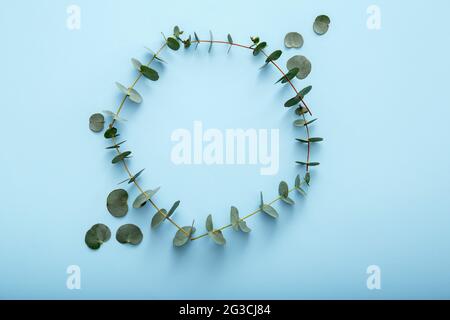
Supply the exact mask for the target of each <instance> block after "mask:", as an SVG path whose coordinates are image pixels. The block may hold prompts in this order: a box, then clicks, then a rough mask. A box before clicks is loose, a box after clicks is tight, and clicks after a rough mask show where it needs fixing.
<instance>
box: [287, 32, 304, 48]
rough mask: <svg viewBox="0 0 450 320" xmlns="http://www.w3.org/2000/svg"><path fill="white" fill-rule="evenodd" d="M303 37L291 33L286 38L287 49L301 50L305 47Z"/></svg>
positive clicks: (296, 33)
mask: <svg viewBox="0 0 450 320" xmlns="http://www.w3.org/2000/svg"><path fill="white" fill-rule="evenodd" d="M303 42H304V41H303V37H302V35H301V34H300V33H298V32H289V33H288V34H286V36H285V37H284V45H285V46H286V48H301V47H303Z"/></svg>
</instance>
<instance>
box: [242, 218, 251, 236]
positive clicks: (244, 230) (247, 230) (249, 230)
mask: <svg viewBox="0 0 450 320" xmlns="http://www.w3.org/2000/svg"><path fill="white" fill-rule="evenodd" d="M239 229H241V231H242V232H244V233H249V232H251V231H252V229H250V228H249V227H248V226H247V222H245V221H243V220H241V221H240V222H239Z"/></svg>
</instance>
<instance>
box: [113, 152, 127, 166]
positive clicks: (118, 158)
mask: <svg viewBox="0 0 450 320" xmlns="http://www.w3.org/2000/svg"><path fill="white" fill-rule="evenodd" d="M130 154H131V151H125V152H122V153H121V154H119V155H117V156H115V157H114V159H112V161H111V162H112V163H113V164H116V163H119V162H120V161H123V160H125V159H126V158H128V157H129V156H130Z"/></svg>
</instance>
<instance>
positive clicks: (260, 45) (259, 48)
mask: <svg viewBox="0 0 450 320" xmlns="http://www.w3.org/2000/svg"><path fill="white" fill-rule="evenodd" d="M265 47H267V42H260V43H258V45H257V46H256V47H255V49H253V55H254V56H257V55H258V54H259V53H260V52H261V51H263V50H264V48H265Z"/></svg>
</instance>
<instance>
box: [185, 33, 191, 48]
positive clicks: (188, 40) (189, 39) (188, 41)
mask: <svg viewBox="0 0 450 320" xmlns="http://www.w3.org/2000/svg"><path fill="white" fill-rule="evenodd" d="M183 43H184V48H185V49H187V48H189V47H190V46H191V44H192V37H191V35H189V38H187V39H186V40H184V41H183Z"/></svg>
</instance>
